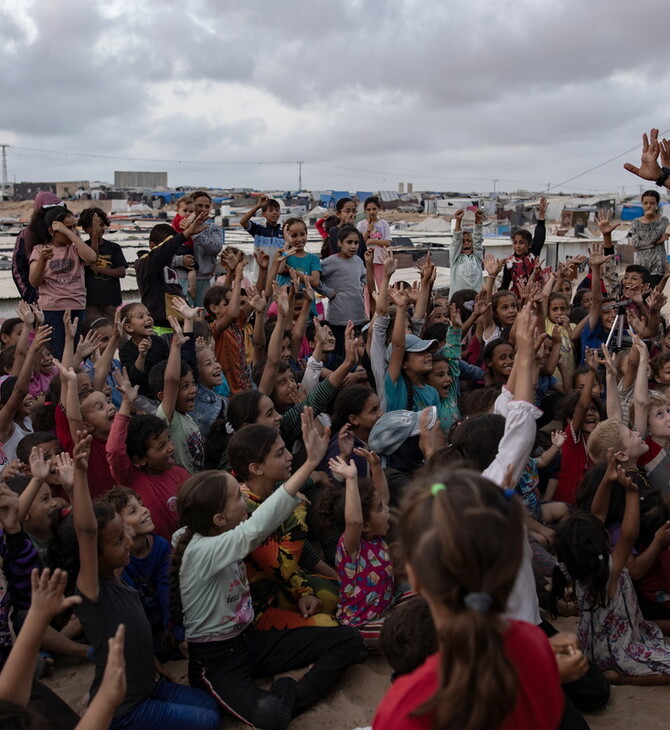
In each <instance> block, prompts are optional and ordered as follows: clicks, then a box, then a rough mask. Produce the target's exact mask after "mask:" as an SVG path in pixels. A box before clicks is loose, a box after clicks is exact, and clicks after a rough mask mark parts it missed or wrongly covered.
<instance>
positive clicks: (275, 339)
mask: <svg viewBox="0 0 670 730" xmlns="http://www.w3.org/2000/svg"><path fill="white" fill-rule="evenodd" d="M273 290H274V297H275V301H276V302H277V321H276V323H275V327H274V329H273V330H272V334H271V335H270V342H269V343H268V356H267V360H266V363H265V368H263V376H262V377H261V382H260V383H259V384H258V390H259V391H260V392H261V393H265V394H266V395H269V394H270V393H272V391H273V390H274V387H275V380H276V379H277V369H278V368H279V361H280V360H281V346H282V341H283V340H284V330H285V329H286V319H287V318H288V313H289V303H288V291H287V290H286V288H284V287H280V286H278V285H277V283H276V282H275V284H274V287H273Z"/></svg>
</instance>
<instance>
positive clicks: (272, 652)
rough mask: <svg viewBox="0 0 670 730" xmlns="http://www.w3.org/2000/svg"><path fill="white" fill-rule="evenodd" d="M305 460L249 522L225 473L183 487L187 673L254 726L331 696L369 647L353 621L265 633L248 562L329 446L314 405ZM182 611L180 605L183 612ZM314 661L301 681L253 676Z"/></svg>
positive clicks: (180, 601)
mask: <svg viewBox="0 0 670 730" xmlns="http://www.w3.org/2000/svg"><path fill="white" fill-rule="evenodd" d="M302 437H303V441H304V443H305V448H306V452H307V460H306V461H305V463H304V464H303V465H302V466H301V467H300V468H299V469H297V470H296V472H295V473H294V474H293V476H291V478H290V479H287V480H286V482H285V483H284V484H282V486H280V487H278V488H277V489H276V490H275V491H274V492H273V493H272V494H271V495H270V496H269V497H268V498H267V499H266V500H265V501H264V502H263V503H262V504H261V505H260V506H259V507H258V508H257V509H256V510H255V511H254V512H253V514H252V515H251V516H250V517H249V518H248V519H247V500H246V498H245V495H244V493H243V492H242V490H241V488H240V485H239V483H238V482H237V480H236V479H234V478H233V477H232V476H231V475H230V474H227V473H226V472H224V471H206V472H200V473H199V474H195V475H194V476H192V477H191V478H190V479H189V480H188V482H187V483H186V484H184V486H183V487H182V489H181V490H180V492H179V500H178V509H179V516H180V522H181V524H183V525H184V529H183V531H181V533H180V535H179V537H178V538H177V536H175V538H177V540H176V545H175V549H174V558H173V569H172V575H173V577H178V580H177V581H174V582H173V589H174V594H173V606H174V607H175V611H174V615H175V619H176V618H177V617H178V616H177V615H178V614H179V613H181V612H182V611H183V621H184V628H185V631H186V639H187V641H188V649H189V679H190V682H191V684H192V685H193V686H195V685H200V686H203V687H205V688H206V689H207V690H208V691H209V692H210V693H211V694H212V695H213V696H214V697H215V698H216V699H217V700H218V701H219V703H220V704H221V705H222V706H223V707H225V708H226V709H228V710H229V711H230V712H231V713H233V714H234V715H235V717H236V718H238V719H240V720H243V721H245V722H246V723H247V724H248V725H252V724H253V725H254V726H255V727H258V728H274V729H275V730H282V728H285V727H286V726H287V725H288V724H289V722H290V721H291V719H292V718H293V717H294V716H295V715H297V714H298V713H300V712H303V711H304V710H305V709H307V707H309V705H311V704H312V703H314V702H315V701H316V700H317V699H319V697H320V696H321V695H322V694H323V693H324V692H326V691H327V690H328V689H329V688H330V687H331V686H332V684H333V683H334V682H335V681H336V680H337V679H338V677H340V676H341V674H342V673H343V672H344V671H345V670H346V668H347V667H349V666H351V665H352V664H355V663H356V662H359V661H362V660H363V659H364V658H365V655H366V652H365V649H364V647H363V642H362V640H361V638H360V636H359V635H358V633H357V632H356V631H354V630H353V629H351V628H349V627H347V626H333V627H328V628H325V627H324V628H322V627H318V626H309V627H305V628H297V629H288V630H283V629H278V630H274V631H257V630H256V629H255V628H254V627H253V621H254V610H253V606H252V601H251V592H250V589H249V581H248V578H247V573H246V570H245V568H244V564H243V562H242V561H243V560H244V558H245V557H246V556H247V555H248V554H249V553H250V552H251V551H253V550H254V549H255V548H256V547H258V546H259V545H260V544H261V543H262V542H263V541H264V540H265V539H266V538H267V537H268V536H269V535H270V534H271V533H272V532H273V531H274V530H276V529H277V528H278V527H279V526H280V525H281V524H282V522H284V520H286V519H287V518H288V517H289V516H290V515H291V513H292V512H293V511H294V510H295V508H296V507H297V505H298V499H297V496H296V495H297V492H298V490H299V489H300V488H301V487H302V485H303V484H304V483H305V481H306V480H307V478H308V477H309V475H310V474H311V473H312V471H313V470H314V469H315V468H316V466H317V465H318V463H319V462H320V461H321V458H322V456H323V454H324V453H325V450H326V446H327V444H328V429H326V432H325V433H324V435H323V436H319V434H318V432H317V431H316V429H315V427H314V417H313V413H312V410H311V409H310V408H306V409H305V411H304V413H303V414H302ZM180 609H181V610H180ZM308 665H311V666H310V669H309V671H308V672H307V674H305V675H304V676H303V677H302V679H300V680H298V681H296V680H295V679H293V678H292V677H290V676H281V677H278V678H277V679H275V681H274V682H273V684H272V686H271V687H270V689H269V690H265V689H261V688H260V687H258V686H256V684H255V683H254V678H255V677H263V676H272V675H276V674H278V673H279V672H286V671H290V670H293V669H297V668H299V667H305V666H308Z"/></svg>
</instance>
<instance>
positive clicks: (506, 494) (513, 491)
mask: <svg viewBox="0 0 670 730" xmlns="http://www.w3.org/2000/svg"><path fill="white" fill-rule="evenodd" d="M515 494H516V489H514V488H512V487H510V488H509V489H503V497H504V498H505V499H506V500H508V501H509V500H510V499H512V497H513V496H514V495H515Z"/></svg>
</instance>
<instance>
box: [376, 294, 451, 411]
mask: <svg viewBox="0 0 670 730" xmlns="http://www.w3.org/2000/svg"><path fill="white" fill-rule="evenodd" d="M407 303H408V300H407V298H406V297H404V298H398V300H397V302H396V306H397V311H396V317H395V322H394V324H393V334H392V336H391V344H390V345H389V346H388V347H387V348H386V360H387V362H388V370H387V371H386V377H385V378H384V393H385V395H386V410H387V411H397V410H401V409H406V410H408V411H420V410H423V409H424V408H426V407H427V406H439V405H440V395H439V393H438V392H437V390H435V388H433V387H432V386H431V385H427V384H426V377H427V376H428V373H430V371H431V370H432V368H433V356H432V354H431V352H430V351H431V349H432V348H434V347H435V346H436V345H437V340H422V339H421V338H420V337H417V336H416V335H408V334H405V324H406V321H407V318H406V316H405V310H406V309H407Z"/></svg>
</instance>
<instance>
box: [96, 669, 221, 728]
mask: <svg viewBox="0 0 670 730" xmlns="http://www.w3.org/2000/svg"><path fill="white" fill-rule="evenodd" d="M220 727H221V715H220V713H219V703H218V702H217V701H216V700H215V699H214V698H213V697H211V696H210V695H208V694H207V693H206V692H203V691H202V690H201V689H195V688H194V687H185V686H184V685H182V684H175V683H174V682H165V681H160V682H156V686H155V687H154V691H153V692H152V693H151V696H150V697H149V698H148V699H146V700H144V701H143V702H140V703H139V704H138V705H136V706H135V707H134V708H133V709H132V710H131V711H130V712H129V713H128V714H127V715H124V716H123V717H121V718H119V719H118V720H113V721H112V724H111V725H110V728H114V730H116V729H117V728H132V730H219V728H220Z"/></svg>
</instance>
